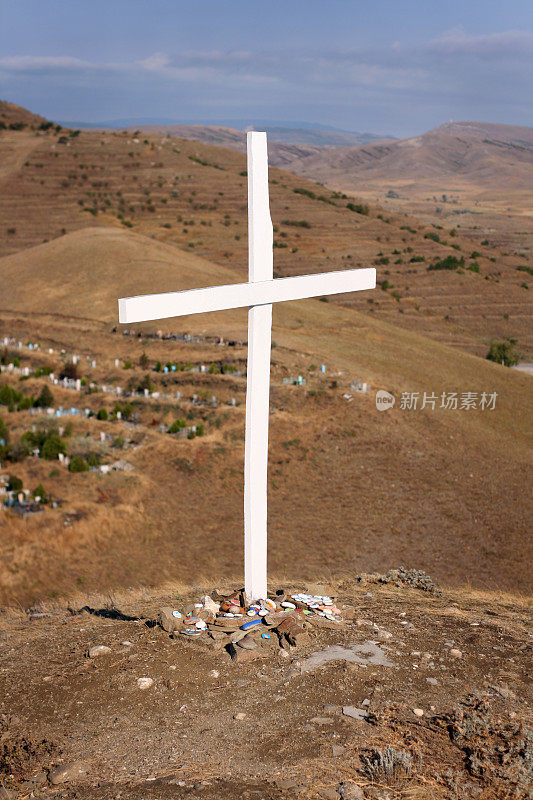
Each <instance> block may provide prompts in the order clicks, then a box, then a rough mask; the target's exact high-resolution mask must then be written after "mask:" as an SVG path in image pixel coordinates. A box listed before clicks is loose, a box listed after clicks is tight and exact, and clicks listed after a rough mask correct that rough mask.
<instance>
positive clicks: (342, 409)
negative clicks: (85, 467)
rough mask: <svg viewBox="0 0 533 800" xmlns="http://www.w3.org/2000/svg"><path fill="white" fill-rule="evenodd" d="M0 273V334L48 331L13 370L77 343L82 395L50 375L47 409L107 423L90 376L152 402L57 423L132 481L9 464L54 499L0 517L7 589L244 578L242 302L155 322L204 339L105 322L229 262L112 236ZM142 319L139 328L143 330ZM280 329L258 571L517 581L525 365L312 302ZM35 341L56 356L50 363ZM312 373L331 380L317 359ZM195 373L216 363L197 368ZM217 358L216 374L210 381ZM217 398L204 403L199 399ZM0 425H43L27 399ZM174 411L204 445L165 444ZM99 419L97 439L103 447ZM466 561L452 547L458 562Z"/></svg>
mask: <svg viewBox="0 0 533 800" xmlns="http://www.w3.org/2000/svg"><path fill="white" fill-rule="evenodd" d="M0 268H1V269H2V274H3V275H4V276H5V278H4V280H5V284H6V286H7V287H8V292H7V293H6V294H3V296H2V300H3V301H4V298H5V297H10V298H11V303H10V308H11V311H9V312H3V314H2V318H3V322H2V331H0V333H1V334H2V335H8V334H9V335H11V336H15V337H16V338H18V339H20V340H21V341H23V342H27V341H35V340H36V338H38V340H39V341H40V343H41V353H39V352H38V353H36V354H34V353H33V352H32V351H22V353H21V357H22V358H23V365H27V366H29V367H31V369H32V370H33V369H35V368H37V367H39V366H46V365H48V367H49V368H51V369H52V370H53V371H54V373H58V372H60V371H61V369H62V361H63V360H64V359H63V357H62V356H61V355H60V352H61V350H64V351H66V353H80V354H81V355H82V359H81V362H80V364H81V366H80V374H81V376H82V377H84V378H86V379H87V388H86V389H85V390H84V392H83V393H82V394H81V395H80V394H79V393H77V392H74V391H72V390H69V389H62V388H61V387H53V388H54V396H55V403H56V405H62V406H63V407H67V408H69V407H70V406H72V404H73V403H74V404H75V405H76V406H80V405H81V407H86V408H89V409H90V410H91V411H92V412H93V414H96V413H97V412H98V411H99V410H100V409H101V408H105V409H107V410H108V412H109V413H111V411H112V409H113V407H114V404H115V402H116V400H117V395H116V394H113V393H111V392H110V390H109V388H108V389H107V390H106V391H104V390H102V389H100V388H99V387H101V386H102V385H105V386H107V387H113V386H120V387H122V389H123V391H135V390H136V389H137V387H138V386H140V385H145V386H146V385H147V384H146V380H148V384H149V385H150V386H151V387H152V391H155V390H157V391H159V392H161V393H162V395H161V396H160V397H159V398H157V397H154V398H152V397H144V396H141V397H139V395H138V394H135V395H133V396H132V397H131V402H133V403H134V407H135V409H136V410H137V414H138V419H137V423H136V424H135V425H133V424H132V423H131V422H121V421H120V420H114V421H112V420H108V421H105V420H104V421H102V420H98V419H96V417H95V416H93V417H91V418H89V419H85V418H84V417H83V418H81V419H80V418H73V420H72V423H73V426H74V430H73V432H72V434H71V436H72V438H71V439H69V442H68V448H69V452H71V453H75V452H78V453H79V452H82V453H83V452H87V449H88V448H89V449H93V448H95V449H97V450H98V449H99V448H101V449H102V453H103V455H104V456H105V459H111V460H113V461H114V460H116V459H117V457H121V458H125V459H126V460H127V461H129V462H130V463H131V464H132V465H133V467H134V472H133V473H132V474H130V473H111V474H109V475H99V474H97V473H82V474H80V475H76V474H72V473H69V472H68V470H67V469H66V468H65V467H64V466H63V467H62V466H61V465H58V467H59V468H58V469H56V470H52V471H51V470H50V462H47V461H46V460H44V459H40V458H33V457H32V458H28V459H26V461H23V462H20V463H16V464H13V465H12V466H11V467H10V470H11V471H12V472H14V474H16V475H17V476H19V477H20V478H21V479H22V480H23V483H24V486H26V487H28V488H31V489H34V488H35V486H37V485H38V484H39V483H42V484H43V486H44V487H45V489H46V491H47V492H49V493H51V494H52V495H54V496H56V497H60V498H62V499H63V500H64V505H63V506H62V507H60V508H58V509H56V510H52V509H50V510H47V511H46V513H45V514H42V515H40V516H39V515H37V516H36V517H34V518H32V519H29V520H26V521H24V520H20V519H16V518H15V519H13V517H12V516H11V515H9V514H2V517H1V518H0V524H1V525H2V537H1V542H2V544H1V552H0V563H1V564H3V565H4V566H3V568H2V570H0V581H1V583H2V587H1V592H2V595H3V597H4V599H8V598H11V599H14V598H16V599H21V598H26V599H34V598H35V597H38V596H41V595H42V593H43V591H46V587H47V586H50V585H53V586H55V587H56V588H57V589H60V590H61V591H64V590H68V589H69V587H72V585H73V583H74V582H75V581H76V580H77V579H78V577H81V580H82V581H83V582H84V585H87V586H94V587H102V586H103V585H104V584H105V585H106V586H112V585H115V586H116V585H119V584H128V583H129V582H132V581H133V582H135V583H138V582H139V581H143V582H144V581H147V582H156V583H157V582H160V580H163V579H166V578H170V577H171V576H174V577H176V576H178V577H179V578H180V579H182V578H183V579H186V580H190V579H191V576H193V575H194V576H201V575H205V574H206V571H209V572H212V573H213V574H219V575H221V574H224V573H225V571H226V569H227V568H231V571H232V572H234V571H235V570H238V569H240V568H241V563H242V562H241V559H242V550H241V547H240V542H241V538H242V534H241V529H242V463H243V462H242V459H243V447H242V445H243V422H244V393H245V386H246V384H245V377H244V375H243V374H242V375H238V374H235V372H234V371H232V370H234V369H239V370H241V372H242V371H244V370H245V356H246V350H245V348H243V347H242V346H238V345H237V346H235V347H227V348H221V347H220V346H219V345H217V344H215V340H214V337H215V336H217V335H222V336H224V338H225V339H227V338H229V339H233V340H237V341H238V340H243V339H245V338H246V313H245V311H243V310H238V311H227V312H223V313H220V314H209V315H203V316H202V317H194V318H188V319H187V318H182V319H180V320H178V321H175V320H174V321H172V320H166V321H165V322H164V323H163V326H164V327H163V330H164V331H177V332H183V331H192V332H195V333H202V334H204V335H207V336H208V337H209V336H210V337H213V338H208V339H207V340H206V341H200V342H197V343H195V342H193V343H186V342H183V341H178V340H175V339H168V340H163V341H161V340H159V339H152V338H147V337H146V335H145V336H142V335H140V336H137V335H135V336H131V335H130V336H121V335H117V334H116V333H112V332H111V326H112V324H116V320H117V311H116V308H117V306H116V300H117V297H118V296H120V295H123V294H130V293H132V294H134V293H138V292H141V291H156V290H158V289H163V290H164V289H179V288H182V287H187V286H191V285H194V286H197V285H201V284H202V283H220V282H224V281H227V280H228V279H231V277H232V275H233V272H232V271H231V270H228V268H227V267H218V266H215V265H210V264H208V263H206V262H205V261H204V260H202V259H200V258H198V257H196V256H194V255H192V254H188V253H181V252H180V251H179V250H178V249H177V248H176V247H175V246H170V245H167V244H164V243H160V242H157V241H154V240H152V239H150V238H148V237H143V236H140V235H138V234H135V233H132V232H131V231H123V230H117V229H106V228H97V229H94V228H91V229H88V230H83V231H78V232H76V233H73V234H70V235H67V236H64V237H62V238H60V239H59V240H56V241H54V242H51V243H49V244H46V245H42V246H39V247H37V248H35V249H34V250H33V251H30V252H28V253H21V254H15V255H12V256H9V257H7V258H5V259H3V260H2V262H0ZM38 275H40V277H37V276H38ZM17 283H18V285H19V287H22V288H17ZM368 294H369V295H370V294H373V295H374V296H375V295H376V294H377V292H373V293H368ZM80 317H82V319H80ZM99 320H104V321H105V322H100V321H99ZM156 327H157V323H156V324H155V325H152V326H149V325H146V326H144V325H141V326H135V328H136V330H137V331H139V330H141V331H142V330H144V331H145V333H146V332H147V331H149V330H154V329H155V328H156ZM273 340H274V342H275V345H276V346H275V347H274V349H273V351H272V393H271V407H272V425H271V439H270V441H271V455H270V465H271V468H270V473H269V481H270V490H269V491H270V498H271V500H270V503H271V504H270V534H269V535H270V550H269V552H270V558H271V563H272V566H273V568H275V569H276V570H278V571H279V570H282V569H285V568H286V567H287V565H288V564H290V565H291V571H292V572H293V574H294V575H296V574H297V575H301V577H302V579H303V578H306V579H308V578H314V577H315V576H318V574H319V573H321V574H323V569H324V564H327V565H328V568H330V569H332V570H338V569H344V568H345V565H346V564H351V565H352V567H351V568H358V569H364V568H378V569H385V568H389V567H392V566H394V565H397V564H398V563H403V562H407V563H408V564H416V565H417V566H418V567H421V568H423V569H427V571H429V572H430V573H432V574H434V575H436V576H437V577H438V578H439V580H443V581H446V582H448V583H462V582H464V581H465V580H467V579H468V580H469V581H471V582H473V583H476V585H478V586H495V585H498V586H508V587H514V588H516V587H518V586H519V587H521V588H522V589H523V590H526V587H527V585H528V575H527V569H526V568H525V566H524V565H525V564H527V560H528V553H529V544H528V540H527V535H528V532H529V526H528V522H527V518H528V511H527V508H528V505H527V503H528V498H527V496H526V495H527V491H526V486H525V484H524V482H523V480H522V478H521V476H522V475H523V474H525V472H526V470H527V468H528V462H529V453H528V449H527V444H526V441H527V435H528V434H527V424H528V420H529V419H530V410H529V407H528V400H527V397H528V394H527V389H528V387H529V381H530V378H529V377H528V376H527V375H523V374H521V373H518V372H516V371H514V370H508V369H506V368H504V367H501V366H499V365H496V364H493V363H491V362H488V361H485V360H483V359H479V358H477V357H475V356H472V355H470V354H468V353H464V352H461V351H460V350H455V349H453V348H450V347H447V346H445V345H443V344H440V343H438V342H435V341H432V340H431V339H427V338H424V337H421V336H419V335H417V334H415V333H413V332H410V331H407V330H402V329H399V328H397V327H394V326H391V325H389V324H388V323H386V322H383V321H381V320H379V319H376V318H375V317H374V316H372V315H369V314H360V313H357V312H355V311H354V310H353V309H351V308H343V307H341V306H336V305H334V304H333V303H322V302H320V301H319V300H310V301H304V302H299V303H281V304H279V305H278V306H277V307H276V309H275V311H274V330H273ZM50 346H51V347H53V348H54V351H55V355H52V356H50V355H47V352H48V347H50ZM143 353H145V354H146V357H145V359H146V358H147V361H146V360H145V361H143V359H142V358H141V356H142V354H143ZM85 356H87V358H88V360H86V358H85ZM116 358H118V359H119V366H118V367H117V366H116V365H115V359H116ZM92 359H95V360H96V367H94V368H93V367H90V366H89V364H90V361H91V360H92ZM158 361H159V362H161V363H162V364H165V363H167V362H176V361H177V362H178V363H180V364H182V365H188V366H186V368H184V369H182V370H181V371H178V372H176V373H174V374H169V375H165V374H163V373H162V372H154V365H156V363H157V362H158ZM322 363H324V364H326V366H327V372H326V374H322V373H321V372H320V371H319V370H317V365H320V364H322ZM123 364H124V365H125V364H128V369H124V367H123V366H121V365H123ZM201 364H204V365H214V366H213V370H212V371H210V372H207V371H206V372H204V373H203V374H202V373H201V372H199V371H198V370H199V366H200V365H201ZM221 364H224V365H226V367H227V368H228V369H227V370H226V372H224V374H222V373H221V372H220V369H218V368H217V365H218V366H220V365H221ZM295 375H303V376H305V377H306V380H307V386H305V387H294V386H287V385H286V384H285V383H284V381H283V379H284V378H287V377H289V376H295ZM358 377H359V378H361V379H362V380H365V381H367V382H368V383H370V384H371V386H372V387H373V390H375V389H376V388H387V389H388V390H389V391H392V392H393V393H394V395H395V397H396V398H397V401H396V406H395V408H394V409H392V410H391V411H387V412H385V413H383V412H380V411H378V410H377V409H376V407H375V402H374V391H373V392H372V393H371V394H361V395H357V394H355V395H354V394H353V389H352V388H351V382H352V380H354V379H355V378H358ZM7 378H8V380H10V378H9V374H8V376H7ZM13 378H14V384H13V385H14V386H15V388H16V389H17V390H21V389H22V391H23V392H24V393H29V392H31V393H32V394H34V395H35V396H36V395H37V394H38V393H39V391H40V389H41V387H42V384H43V381H47V379H46V378H31V377H30V378H28V380H26V381H23V382H22V383H21V382H20V381H19V380H18V378H17V376H13ZM3 379H4V380H5V379H6V376H5V375H4V376H3ZM143 381H144V383H143ZM91 382H94V387H93V388H91V387H90V383H91ZM177 389H179V390H180V392H181V399H179V400H176V395H175V391H176V390H177ZM402 392H418V393H419V394H418V398H419V402H418V406H420V405H421V403H422V396H423V393H424V392H426V393H427V394H428V395H434V396H435V397H436V398H437V401H436V407H435V408H432V407H431V405H430V406H427V407H426V408H425V409H420V407H419V408H418V410H412V411H409V410H408V409H406V408H402V406H401V402H400V397H401V395H402ZM443 392H446V393H449V392H457V393H459V395H460V394H461V393H462V392H475V393H476V396H477V398H478V400H479V398H480V397H481V394H482V393H483V392H486V393H493V392H496V393H497V396H498V399H497V405H496V408H495V409H494V410H493V411H489V410H482V409H481V408H477V409H475V410H464V409H463V410H460V409H458V410H455V411H454V410H449V409H446V408H443V407H441V402H440V398H441V395H442V393H443ZM141 395H142V392H141ZM193 395H196V397H197V398H202V400H201V402H200V403H198V402H194V401H193V399H192V398H193ZM213 395H215V397H216V398H217V406H218V407H217V408H213V407H212V406H211V405H210V402H209V401H210V399H211V397H212V396H213ZM345 395H347V396H345ZM232 397H233V398H235V399H236V404H235V405H233V404H232V403H231V402H230V401H231V398H232ZM350 397H352V399H350ZM4 409H5V407H4ZM5 410H6V412H7V409H5ZM3 416H4V415H3ZM4 418H5V419H6V421H7V424H8V425H9V435H10V438H11V441H12V442H17V441H18V439H19V437H20V436H21V435H22V433H23V432H24V431H25V430H27V429H28V428H29V427H30V426H31V425H35V424H41V423H40V420H39V418H36V417H34V416H31V415H30V413H29V412H28V411H24V410H22V411H18V412H16V411H15V412H13V413H11V414H9V415H7V417H4ZM176 418H182V419H185V420H188V421H189V422H188V423H187V424H192V422H194V423H195V424H196V423H201V424H202V425H204V426H205V432H206V435H205V436H204V437H201V438H199V439H195V440H192V441H189V440H188V439H176V438H174V437H172V436H169V435H168V434H167V432H166V431H167V430H168V427H169V426H170V424H171V423H172V422H173V421H174V420H175V419H176ZM101 431H104V432H105V433H106V434H107V435H108V441H109V442H110V444H108V445H105V446H102V445H100V444H98V441H99V435H100V432H101ZM114 442H117V444H114ZM119 443H120V444H119ZM116 448H118V450H117V449H116ZM120 448H125V449H124V451H123V453H120ZM169 487H173V488H172V490H171V491H169ZM65 521H67V526H65ZM45 531H46V533H45ZM148 532H149V533H148ZM347 532H349V533H347ZM206 535H207V536H209V543H208V542H207V541H206V538H205V537H206ZM459 551H460V552H463V553H464V554H465V557H464V558H461V559H457V558H456V554H457V552H459ZM294 553H305V557H303V558H297V559H295V558H294ZM474 554H477V555H474ZM480 554H481V556H480ZM148 556H149V557H148ZM474 557H475V558H478V562H477V566H476V572H475V575H473V574H472V558H474ZM356 565H357V567H356ZM364 565H367V566H366V567H365V566H364ZM103 576H105V577H103Z"/></svg>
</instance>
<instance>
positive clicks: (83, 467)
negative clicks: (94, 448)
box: [68, 455, 89, 472]
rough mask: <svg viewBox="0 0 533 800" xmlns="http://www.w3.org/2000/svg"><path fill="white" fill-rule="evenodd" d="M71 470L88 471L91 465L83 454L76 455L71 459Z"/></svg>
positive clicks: (69, 466)
mask: <svg viewBox="0 0 533 800" xmlns="http://www.w3.org/2000/svg"><path fill="white" fill-rule="evenodd" d="M68 468H69V472H88V470H89V465H88V463H87V462H86V461H85V459H84V458H83V456H79V455H75V456H72V458H71V459H70V464H69V465H68Z"/></svg>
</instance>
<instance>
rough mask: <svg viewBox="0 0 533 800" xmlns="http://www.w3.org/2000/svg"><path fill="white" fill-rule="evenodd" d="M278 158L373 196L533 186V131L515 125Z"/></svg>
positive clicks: (470, 127)
mask: <svg viewBox="0 0 533 800" xmlns="http://www.w3.org/2000/svg"><path fill="white" fill-rule="evenodd" d="M279 155H280V156H281V155H283V158H284V160H283V166H284V168H286V169H290V170H291V171H293V172H296V173H297V174H298V175H303V176H305V177H307V178H312V179H313V180H318V181H320V182H321V183H325V184H327V185H329V186H332V187H334V188H336V189H342V190H344V191H362V190H363V189H364V191H365V192H371V193H373V196H374V197H375V196H379V194H386V193H387V192H393V193H395V194H399V195H400V196H403V197H414V196H422V195H427V194H428V193H429V194H435V193H442V192H453V191H456V190H457V191H465V190H468V191H469V192H471V193H473V194H475V193H476V192H477V193H479V194H482V193H484V192H485V193H487V192H488V193H497V194H498V195H499V194H501V189H502V187H505V190H506V192H515V191H519V192H522V191H530V190H531V186H532V185H533V128H530V127H518V126H514V125H498V124H493V123H485V122H450V123H446V124H444V125H441V126H439V127H438V128H435V129H434V130H431V131H429V132H428V133H425V134H423V135H422V136H415V137H413V138H410V139H401V140H396V141H389V142H381V143H375V144H369V145H363V146H356V147H335V148H331V147H325V148H314V149H308V150H305V149H300V150H299V151H298V152H294V153H292V154H291V153H290V152H287V151H285V152H284V153H283V154H281V153H280V154H279ZM278 164H279V165H281V162H280V161H278Z"/></svg>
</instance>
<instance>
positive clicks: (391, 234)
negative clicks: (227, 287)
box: [0, 123, 531, 358]
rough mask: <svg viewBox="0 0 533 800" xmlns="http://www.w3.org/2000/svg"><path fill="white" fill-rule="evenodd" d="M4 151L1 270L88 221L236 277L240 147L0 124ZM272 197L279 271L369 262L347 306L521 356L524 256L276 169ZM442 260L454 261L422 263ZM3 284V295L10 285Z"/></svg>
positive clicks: (241, 203) (240, 269)
mask: <svg viewBox="0 0 533 800" xmlns="http://www.w3.org/2000/svg"><path fill="white" fill-rule="evenodd" d="M35 127H36V128H38V125H37V123H36V125H35ZM0 148H1V150H2V153H3V167H2V172H1V174H0V180H2V192H1V195H0V212H1V214H2V219H3V221H4V227H3V229H2V230H0V252H3V253H4V254H9V253H18V254H19V258H18V259H17V261H16V262H11V261H9V260H8V261H7V262H4V263H2V264H1V265H0V267H1V269H2V272H4V271H6V272H9V270H10V265H11V264H12V263H16V265H17V269H20V268H23V266H24V261H25V258H26V256H25V255H23V253H24V251H26V250H27V248H30V247H32V246H35V245H37V244H41V243H42V242H43V241H51V240H53V239H57V238H58V237H60V236H62V235H64V234H65V233H71V232H72V231H75V230H78V229H80V228H86V227H90V226H94V225H95V224H96V225H105V226H110V225H112V226H115V227H117V228H121V227H122V228H127V229H129V228H131V229H132V230H133V231H135V232H136V233H141V234H143V235H147V236H150V237H154V238H156V239H157V240H159V241H162V242H165V243H167V244H169V245H171V246H177V247H179V248H181V249H186V250H187V251H192V252H194V253H195V254H198V255H200V256H202V257H204V258H207V259H209V260H212V261H214V262H216V263H219V264H225V265H227V266H228V267H229V268H230V269H231V270H232V271H234V272H235V274H243V273H244V270H245V264H246V248H247V244H246V177H245V174H244V171H245V162H244V157H243V156H242V155H241V154H240V153H237V152H235V151H231V150H227V149H222V148H219V147H213V146H208V145H204V144H201V143H199V142H194V141H187V140H182V139H176V138H171V137H167V136H164V135H148V134H144V133H139V134H138V135H135V132H124V133H120V132H114V133H112V132H109V131H108V132H94V131H93V132H87V131H83V132H81V133H79V135H72V132H69V131H56V130H55V128H51V129H50V130H38V129H37V130H31V129H29V128H25V129H24V130H22V131H9V130H8V131H4V132H1V134H0ZM362 193H363V187H362V186H361V187H358V195H359V197H360V196H361V194H362ZM271 196H272V217H273V221H274V223H275V225H276V234H275V247H276V249H275V266H276V272H277V274H278V275H292V274H298V273H302V272H309V271H321V270H328V269H339V268H342V267H345V266H358V265H363V266H367V265H370V264H375V265H376V266H377V267H378V270H379V280H380V282H381V284H382V288H383V291H381V292H379V293H377V294H376V295H375V296H374V297H373V298H366V297H357V296H355V297H349V298H344V299H343V300H341V302H343V303H344V304H347V305H349V306H351V307H354V308H357V309H359V310H362V309H367V310H368V311H370V312H371V313H373V314H375V315H377V316H379V317H380V318H382V319H387V320H389V321H392V322H394V324H395V325H399V326H401V327H405V328H407V329H411V330H416V331H417V332H419V333H423V334H427V335H430V336H432V337H433V338H436V339H437V340H439V341H442V342H446V343H447V344H450V345H452V346H459V347H462V348H464V349H467V350H469V351H470V352H474V353H476V354H477V355H484V354H485V352H486V350H487V345H488V342H489V340H491V339H493V338H498V339H502V338H505V337H508V338H514V339H517V340H518V347H519V351H520V353H521V354H522V355H523V357H524V358H528V357H529V355H528V354H529V353H530V352H531V342H530V341H529V339H528V333H529V332H528V326H527V320H528V311H527V309H528V302H529V289H528V288H524V287H525V286H528V285H529V283H528V282H529V281H530V274H529V273H528V272H527V270H528V269H529V270H530V269H531V265H530V264H529V261H527V260H524V259H523V258H521V257H520V256H519V255H515V254H513V253H508V252H506V251H505V250H502V249H501V248H500V247H498V246H496V247H492V246H490V245H486V244H483V245H482V244H480V243H479V238H478V239H477V240H476V239H471V238H467V237H464V236H463V235H462V233H461V230H462V229H461V228H460V227H459V226H458V225H457V220H456V219H455V218H454V219H453V222H449V224H444V223H442V227H436V226H435V225H432V224H428V223H420V222H419V221H417V220H416V219H414V218H411V217H408V216H406V215H405V214H403V213H396V212H389V211H386V212H383V209H380V208H379V207H376V206H374V205H370V207H369V209H368V214H364V213H363V214H362V213H358V209H359V210H361V203H360V200H357V199H356V200H354V198H353V197H345V196H343V195H339V194H338V193H335V192H332V191H331V190H330V189H326V188H325V187H323V186H319V185H317V184H313V183H311V182H310V181H307V180H305V179H302V178H298V177H296V176H295V175H292V174H290V173H287V172H282V171H280V170H276V169H272V170H271ZM350 205H351V206H352V209H350V208H349V207H348V206H350ZM43 209H46V213H44V211H43ZM362 210H363V211H366V208H365V207H364V205H363V208H362ZM295 223H296V224H295ZM298 223H300V224H298ZM302 223H303V224H302ZM452 231H453V232H452ZM428 237H429V238H428ZM482 241H485V239H482ZM496 244H497V243H496ZM473 254H474V255H473ZM27 255H28V256H29V257H30V258H32V255H31V252H30V251H28V252H27ZM39 256H40V254H39ZM448 256H454V257H456V258H457V259H458V262H459V263H458V269H456V270H451V271H450V270H442V271H428V267H429V266H431V265H432V264H434V263H435V262H437V261H442V259H444V258H446V257H448ZM461 259H462V260H461ZM524 269H525V271H524ZM3 288H4V293H5V294H6V295H7V296H8V297H9V295H10V294H11V292H12V291H13V290H14V284H13V283H12V282H6V284H5V286H4V287H3ZM10 307H11V308H13V307H14V306H10Z"/></svg>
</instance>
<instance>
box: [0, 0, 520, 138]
mask: <svg viewBox="0 0 533 800" xmlns="http://www.w3.org/2000/svg"><path fill="white" fill-rule="evenodd" d="M532 75H533V2H532V0H508V2H503V0H497V2H496V1H495V0H462V1H461V2H458V0H441V2H436V1H435V0H425V2H421V1H420V0H373V2H371V1H369V0H365V1H364V2H360V0H283V2H281V0H188V2H183V0H106V2H103V1H102V0H0V97H1V98H2V99H7V100H10V101H12V102H15V103H18V104H20V105H23V106H26V107H28V108H30V109H32V110H33V111H36V112H38V113H40V114H43V115H44V116H46V117H48V118H51V119H56V120H83V121H87V122H95V121H99V120H109V119H116V118H125V117H127V118H141V117H143V118H146V117H156V118H170V119H176V120H182V121H195V120H206V119H210V120H217V119H218V120H227V119H233V118H238V119H242V118H250V119H252V118H261V119H271V120H304V121H307V122H313V121H316V122H319V123H322V124H329V125H334V126H337V127H340V128H345V129H348V130H358V131H371V132H377V133H390V134H393V135H396V136H409V135H413V134H417V133H422V132H424V131H425V130H428V129H429V128H432V127H434V126H436V125H439V124H440V123H442V122H445V121H448V120H449V119H456V120H458V119H463V120H465V119H469V120H486V121H491V122H504V123H509V124H516V125H532V124H533V103H532V100H533V89H532V80H531V78H532Z"/></svg>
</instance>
